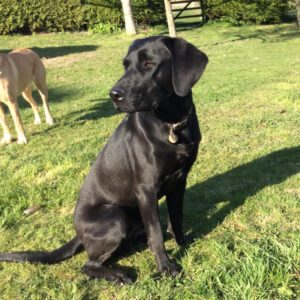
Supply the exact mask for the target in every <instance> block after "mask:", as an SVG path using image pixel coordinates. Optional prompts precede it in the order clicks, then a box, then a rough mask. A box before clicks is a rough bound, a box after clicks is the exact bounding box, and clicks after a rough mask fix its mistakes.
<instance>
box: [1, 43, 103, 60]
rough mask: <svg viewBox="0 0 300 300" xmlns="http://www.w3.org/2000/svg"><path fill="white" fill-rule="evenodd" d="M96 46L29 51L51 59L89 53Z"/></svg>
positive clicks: (35, 48)
mask: <svg viewBox="0 0 300 300" xmlns="http://www.w3.org/2000/svg"><path fill="white" fill-rule="evenodd" d="M98 47H99V46H96V45H73V46H59V47H45V48H40V47H32V48H30V49H31V50H33V51H35V52H36V53H37V54H38V55H39V57H45V58H53V57H58V56H64V55H68V54H74V53H82V52H90V51H95V50H97V49H98ZM12 50H14V49H5V50H1V53H8V52H10V51H12Z"/></svg>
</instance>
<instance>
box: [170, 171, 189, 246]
mask: <svg viewBox="0 0 300 300" xmlns="http://www.w3.org/2000/svg"><path fill="white" fill-rule="evenodd" d="M185 187H186V177H185V178H182V179H179V180H176V181H174V182H173V183H172V184H170V187H169V190H168V191H167V193H166V200H167V206H168V212H169V222H168V232H170V233H171V234H172V236H173V237H174V238H175V240H176V242H177V244H178V245H183V244H184V243H185V240H184V235H183V232H182V215H183V197H184V192H185Z"/></svg>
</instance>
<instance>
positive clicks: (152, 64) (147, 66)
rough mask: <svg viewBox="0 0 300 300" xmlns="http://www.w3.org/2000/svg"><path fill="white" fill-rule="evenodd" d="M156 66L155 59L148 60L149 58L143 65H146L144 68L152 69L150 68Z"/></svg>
mask: <svg viewBox="0 0 300 300" xmlns="http://www.w3.org/2000/svg"><path fill="white" fill-rule="evenodd" d="M155 66H156V63H155V62H153V61H148V60H146V61H144V62H143V67H144V69H146V70H150V69H152V68H153V67H155Z"/></svg>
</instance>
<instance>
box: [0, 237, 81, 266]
mask: <svg viewBox="0 0 300 300" xmlns="http://www.w3.org/2000/svg"><path fill="white" fill-rule="evenodd" d="M81 251H83V244H82V242H81V240H80V239H79V237H77V236H75V237H74V238H73V239H72V240H71V241H69V242H68V243H66V244H65V245H63V246H62V247H60V248H58V249H56V250H54V251H51V252H40V251H24V252H12V253H0V262H31V263H42V264H55V263H58V262H61V261H63V260H66V259H68V258H70V257H72V256H74V255H75V254H77V253H79V252H81Z"/></svg>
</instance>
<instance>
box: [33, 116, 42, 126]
mask: <svg viewBox="0 0 300 300" xmlns="http://www.w3.org/2000/svg"><path fill="white" fill-rule="evenodd" d="M41 123H42V122H41V118H40V117H39V116H36V117H35V118H34V125H40V124H41Z"/></svg>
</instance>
